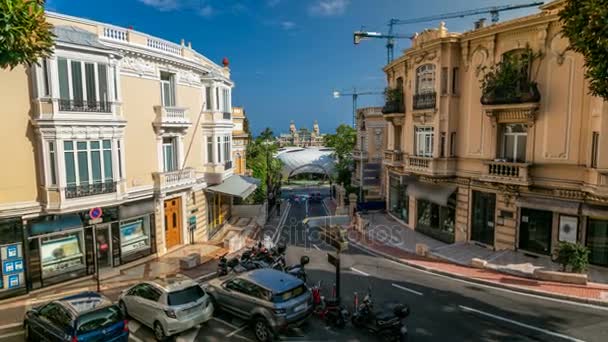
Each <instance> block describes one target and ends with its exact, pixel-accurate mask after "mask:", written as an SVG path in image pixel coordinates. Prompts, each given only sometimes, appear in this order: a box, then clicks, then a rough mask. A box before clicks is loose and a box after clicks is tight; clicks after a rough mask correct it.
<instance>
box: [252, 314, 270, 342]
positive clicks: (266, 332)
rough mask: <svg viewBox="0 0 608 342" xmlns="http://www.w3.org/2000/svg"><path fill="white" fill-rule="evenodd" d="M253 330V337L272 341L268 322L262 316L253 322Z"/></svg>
mask: <svg viewBox="0 0 608 342" xmlns="http://www.w3.org/2000/svg"><path fill="white" fill-rule="evenodd" d="M253 330H254V333H255V338H257V340H258V341H260V342H270V341H272V332H271V331H270V328H269V327H268V323H266V320H265V319H263V318H258V319H256V320H255V322H254V323H253Z"/></svg>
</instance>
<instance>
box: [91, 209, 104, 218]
mask: <svg viewBox="0 0 608 342" xmlns="http://www.w3.org/2000/svg"><path fill="white" fill-rule="evenodd" d="M101 215H103V210H101V208H100V207H96V208H92V209H91V210H89V217H90V218H91V219H92V220H95V219H98V218H100V217H101Z"/></svg>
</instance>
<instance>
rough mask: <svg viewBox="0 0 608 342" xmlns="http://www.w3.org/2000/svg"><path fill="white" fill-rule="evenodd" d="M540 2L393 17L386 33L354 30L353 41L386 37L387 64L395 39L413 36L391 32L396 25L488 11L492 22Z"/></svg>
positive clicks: (466, 15) (391, 55)
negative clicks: (509, 12)
mask: <svg viewBox="0 0 608 342" xmlns="http://www.w3.org/2000/svg"><path fill="white" fill-rule="evenodd" d="M542 4H544V2H541V1H538V2H532V3H526V4H519V5H502V6H491V7H484V8H478V9H472V10H467V11H461V12H451V13H445V14H438V15H432V16H428V17H421V18H413V19H405V20H401V19H394V18H393V19H391V20H390V21H389V22H388V33H387V34H383V33H379V32H366V31H363V30H360V31H356V32H355V33H354V43H355V45H358V44H359V43H361V41H362V40H363V39H367V38H381V39H386V40H387V41H386V50H387V64H389V63H390V62H392V61H393V58H394V49H395V39H403V38H410V39H411V38H413V36H414V35H413V34H410V35H402V34H394V33H393V32H394V28H395V26H396V25H406V24H415V23H422V22H427V21H434V20H444V19H453V18H464V17H468V16H472V15H477V14H485V13H490V16H491V18H492V22H493V23H497V22H498V21H499V20H500V14H499V13H500V12H504V11H511V10H516V9H521V8H528V7H536V6H540V5H542Z"/></svg>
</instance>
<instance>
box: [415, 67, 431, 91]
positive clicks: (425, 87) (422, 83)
mask: <svg viewBox="0 0 608 342" xmlns="http://www.w3.org/2000/svg"><path fill="white" fill-rule="evenodd" d="M432 92H435V65H434V64H425V65H423V66H420V67H419V68H418V69H416V94H424V93H432Z"/></svg>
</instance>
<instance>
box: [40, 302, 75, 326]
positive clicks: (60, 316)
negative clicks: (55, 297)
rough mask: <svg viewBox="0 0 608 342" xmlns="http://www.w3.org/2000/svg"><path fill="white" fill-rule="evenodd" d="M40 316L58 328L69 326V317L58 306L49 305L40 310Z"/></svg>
mask: <svg viewBox="0 0 608 342" xmlns="http://www.w3.org/2000/svg"><path fill="white" fill-rule="evenodd" d="M40 316H42V317H44V318H46V319H48V320H49V321H51V322H53V323H54V324H56V325H57V326H58V327H60V328H67V327H69V326H70V321H71V318H70V315H69V314H68V313H67V312H66V311H65V310H64V309H63V308H62V307H61V306H59V305H58V304H55V303H51V304H48V305H46V306H45V307H43V308H42V309H40Z"/></svg>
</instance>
